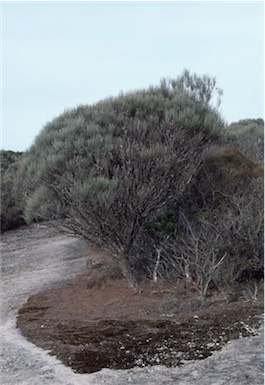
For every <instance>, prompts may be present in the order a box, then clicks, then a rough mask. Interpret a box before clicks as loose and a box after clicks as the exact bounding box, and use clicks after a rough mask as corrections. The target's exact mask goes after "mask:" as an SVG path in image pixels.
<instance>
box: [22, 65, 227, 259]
mask: <svg viewBox="0 0 265 385" xmlns="http://www.w3.org/2000/svg"><path fill="white" fill-rule="evenodd" d="M216 93H217V94H218V95H219V96H220V91H219V90H218V89H217V88H216V85H215V79H211V78H209V77H207V76H204V77H202V78H200V77H198V76H197V75H193V76H192V75H190V74H189V72H187V71H185V72H184V73H183V75H182V76H181V77H179V78H178V79H176V80H165V79H164V80H162V81H161V84H160V85H159V86H157V87H149V88H148V89H147V90H141V91H136V92H130V93H127V94H121V95H120V96H119V97H116V98H109V99H106V100H103V101H101V102H99V103H97V104H95V105H93V106H80V107H78V108H76V109H74V110H71V111H66V112H65V113H64V114H62V115H61V116H59V117H58V118H56V119H54V120H53V121H52V122H51V123H48V124H47V125H46V126H45V127H44V129H43V131H42V132H41V133H40V135H39V136H38V137H37V138H36V140H35V143H34V144H33V145H32V147H31V148H30V150H29V151H28V153H27V155H26V156H25V157H24V162H23V180H24V182H26V186H27V187H26V189H27V195H28V197H27V200H26V210H25V217H26V219H27V221H28V222H31V221H32V220H34V219H39V218H41V217H45V216H48V217H51V216H53V214H54V216H55V217H56V216H57V215H58V214H59V213H64V215H66V216H67V218H68V220H67V221H66V222H65V223H67V224H68V227H70V228H71V229H72V230H73V231H74V232H75V233H78V234H81V235H82V236H84V237H85V238H87V239H89V240H91V241H93V242H96V243H98V244H100V245H101V246H104V247H106V248H107V249H109V250H111V251H112V253H113V255H114V256H119V257H118V259H119V260H123V261H124V260H125V259H126V260H128V256H129V254H130V249H131V246H132V244H133V242H134V240H135V237H136V236H137V234H138V232H139V229H141V227H142V226H143V223H144V222H145V221H146V220H147V219H150V218H152V217H153V216H154V215H157V213H159V212H160V211H162V210H163V208H164V207H165V206H166V205H167V204H168V203H169V202H171V201H172V200H174V199H177V197H178V196H179V195H180V194H181V192H182V191H183V189H184V188H185V185H186V183H187V181H188V180H190V177H191V175H192V174H193V173H194V172H195V170H196V166H197V163H198V161H199V158H200V155H201V153H202V151H203V150H204V148H205V146H206V145H207V144H209V143H210V142H212V141H214V140H216V139H218V137H219V135H220V132H221V130H222V129H223V127H224V122H223V120H222V118H221V117H220V115H219V113H218V111H217V109H216V108H215V107H213V106H212V105H211V100H213V99H214V97H215V95H216ZM51 202H53V205H51ZM51 207H52V209H51ZM121 255H123V257H122V258H121V257H120V256H121ZM125 255H126V257H125Z"/></svg>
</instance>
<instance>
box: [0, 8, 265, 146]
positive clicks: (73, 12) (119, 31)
mask: <svg viewBox="0 0 265 385" xmlns="http://www.w3.org/2000/svg"><path fill="white" fill-rule="evenodd" d="M263 7H264V5H263V1H259V2H258V1H257V2H255V1H250V2H188V1H186V2H178V1H175V2H166V1H164V2H16V3H15V2H14V3H13V2H2V143H1V148H4V149H5V150H13V151H24V150H26V149H27V148H29V146H30V145H31V144H32V143H33V141H34V138H35V137H36V136H37V135H38V133H39V132H40V130H41V129H42V128H43V126H44V125H45V124H46V123H47V122H48V121H50V120H52V119H53V118H54V117H56V116H58V115H59V114H61V113H62V112H63V111H64V110H65V109H68V108H74V107H76V106H77V105H80V104H91V103H95V102H97V101H98V100H101V99H104V98H105V97H108V96H115V95H118V94H119V92H120V91H125V92H126V91H128V90H134V89H139V88H144V87H147V86H149V85H151V84H153V85H156V84H158V83H159V81H160V79H161V78H163V77H177V76H178V75H180V74H181V73H182V71H183V69H185V68H187V69H189V70H190V71H191V72H192V73H194V72H195V73H197V74H198V75H203V74H208V75H210V76H215V77H216V79H217V84H218V86H219V87H221V88H222V89H223V91H224V96H223V102H222V105H221V111H222V114H223V117H224V118H225V120H226V121H227V122H228V123H230V122H232V121H237V120H239V119H245V118H259V117H262V118H263V85H264V80H263V66H264V61H263V43H264V41H263V38H264V36H263V11H264V10H263Z"/></svg>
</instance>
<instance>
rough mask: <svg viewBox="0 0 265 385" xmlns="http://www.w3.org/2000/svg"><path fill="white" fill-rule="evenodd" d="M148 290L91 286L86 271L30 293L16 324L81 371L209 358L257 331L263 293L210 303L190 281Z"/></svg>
mask: <svg viewBox="0 0 265 385" xmlns="http://www.w3.org/2000/svg"><path fill="white" fill-rule="evenodd" d="M141 289H142V292H141V294H136V293H135V292H134V291H133V290H131V289H128V287H127V286H126V282H125V281H124V280H123V279H112V280H109V281H104V282H103V284H102V285H101V286H100V287H98V286H94V287H93V288H91V289H87V276H79V277H77V278H75V279H74V280H72V281H70V282H68V284H67V285H65V286H64V287H62V288H59V289H58V288H57V289H53V290H47V291H44V292H41V293H39V294H36V295H33V296H31V297H30V298H29V299H28V301H27V302H26V303H25V304H24V305H23V307H22V308H21V309H20V311H19V315H18V319H17V326H18V327H19V328H20V330H21V331H22V333H23V335H24V336H25V337H26V338H27V339H28V340H30V341H32V342H34V343H35V344H36V345H38V346H40V347H42V348H45V349H48V350H50V353H51V354H52V355H56V356H57V357H58V358H59V359H60V360H61V361H62V362H63V363H64V364H65V365H69V366H71V367H72V368H73V370H74V371H76V372H79V373H91V372H95V371H98V370H101V369H102V368H113V369H128V368H132V367H134V366H146V365H157V364H163V365H166V366H168V367H170V366H177V365H181V364H182V363H183V360H192V359H203V358H206V357H208V356H209V355H211V353H212V351H214V350H218V349H221V347H222V346H223V345H224V344H226V343H227V342H228V341H230V340H232V339H235V338H240V337H245V336H250V335H253V334H255V328H257V327H259V325H260V323H261V322H262V321H261V318H259V317H258V315H260V314H262V313H263V298H261V295H260V298H258V299H257V300H256V301H255V302H245V301H244V298H240V299H239V300H238V301H237V302H233V303H227V302H225V300H224V299H223V298H222V297H221V296H215V297H211V298H209V299H208V300H207V301H206V302H205V303H204V305H201V303H200V301H199V300H198V299H197V294H196V293H195V292H193V291H192V290H191V289H189V290H187V289H185V288H184V286H183V283H182V282H179V283H172V282H171V283H170V282H163V281H161V282H159V283H158V284H154V283H150V282H145V283H142V284H141Z"/></svg>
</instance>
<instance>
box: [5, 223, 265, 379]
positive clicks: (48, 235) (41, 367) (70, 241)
mask: <svg viewBox="0 0 265 385" xmlns="http://www.w3.org/2000/svg"><path fill="white" fill-rule="evenodd" d="M1 248H2V252H1V307H0V309H1V322H0V329H1V330H0V333H1V341H0V343H1V348H0V349H1V351H0V368H1V373H0V383H1V384H2V385H9V384H10V385H18V384H19V385H59V384H62V385H96V384H108V385H124V384H133V385H144V384H145V385H162V384H163V385H169V384H176V385H195V384H196V385H261V384H263V383H264V378H263V373H264V368H263V356H264V355H263V352H264V350H263V346H264V344H263V342H264V337H263V328H262V329H260V331H259V333H258V335H256V336H254V337H249V338H242V339H239V340H236V341H231V342H230V343H229V344H228V345H227V346H225V347H224V348H223V349H222V350H221V351H219V352H214V353H213V355H212V356H211V357H208V358H207V359H205V360H203V361H196V362H191V361H189V362H187V363H186V364H185V365H184V366H183V367H180V368H170V369H169V368H165V367H163V366H155V367H145V368H134V369H130V370H122V371H121V370H117V371H114V370H109V369H103V370H102V371H100V372H97V373H93V374H76V373H74V372H73V371H72V370H71V369H70V368H69V367H66V366H64V365H63V364H62V363H61V362H60V361H58V360H57V359H56V358H55V357H52V356H50V355H49V354H48V352H47V351H44V350H42V349H40V348H38V347H36V346H35V345H33V344H31V343H30V342H28V341H27V340H26V339H25V338H24V337H23V336H22V335H21V334H20V332H19V330H18V329H16V326H15V325H16V315H17V311H18V309H19V307H20V306H21V305H22V304H23V303H24V302H25V301H26V300H27V298H28V297H29V296H30V295H32V294H34V293H36V292H38V291H40V290H43V289H47V288H52V287H58V286H60V285H61V284H62V283H63V282H65V280H66V279H69V278H73V277H75V276H76V275H78V274H81V273H84V271H85V269H86V263H87V256H85V255H84V254H82V252H83V251H84V250H85V249H86V248H87V246H86V245H85V243H83V242H82V241H80V240H79V239H77V238H72V237H67V236H65V235H61V234H58V233H57V234H56V232H54V230H53V229H51V228H50V227H49V226H48V225H46V224H41V225H33V226H31V227H29V228H25V229H19V230H16V231H12V232H9V233H6V234H4V235H3V236H2V240H1Z"/></svg>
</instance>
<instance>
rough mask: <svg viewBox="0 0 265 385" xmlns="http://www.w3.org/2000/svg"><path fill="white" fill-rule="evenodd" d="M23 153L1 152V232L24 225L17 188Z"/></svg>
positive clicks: (21, 205)
mask: <svg viewBox="0 0 265 385" xmlns="http://www.w3.org/2000/svg"><path fill="white" fill-rule="evenodd" d="M21 157H22V153H21V152H13V151H4V150H1V152H0V166H1V231H6V230H9V229H12V228H15V227H18V226H20V225H22V224H24V223H25V222H24V219H23V208H22V207H23V204H22V200H21V197H20V194H19V192H18V190H17V188H16V180H17V178H18V168H19V160H20V159H21Z"/></svg>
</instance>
